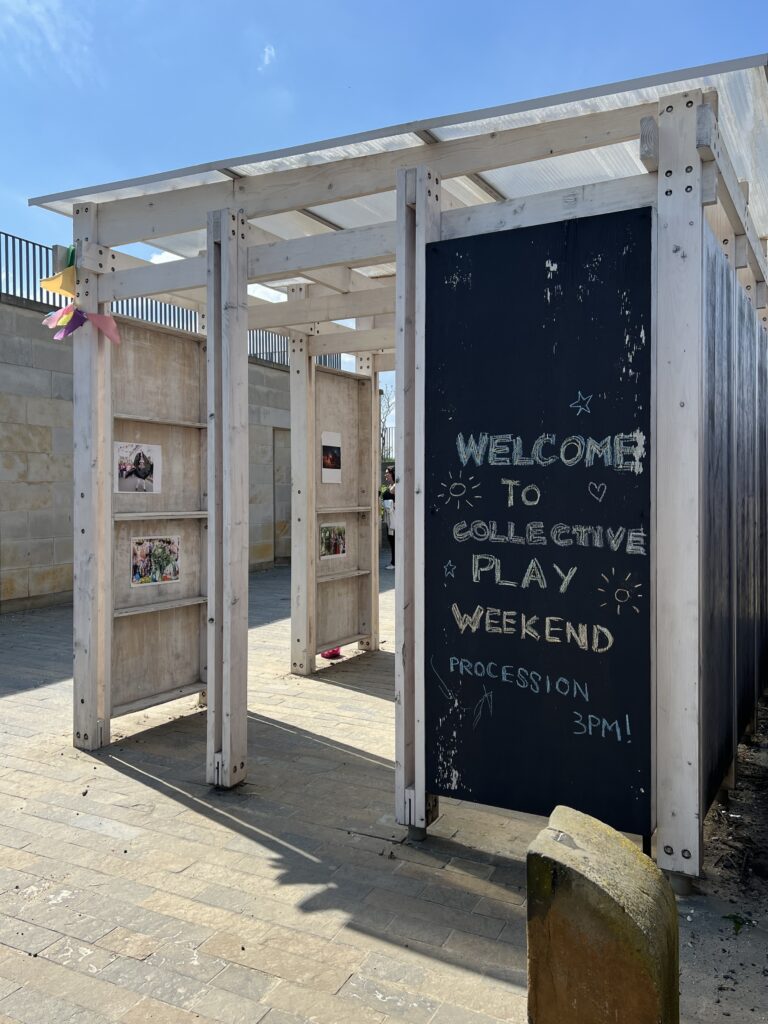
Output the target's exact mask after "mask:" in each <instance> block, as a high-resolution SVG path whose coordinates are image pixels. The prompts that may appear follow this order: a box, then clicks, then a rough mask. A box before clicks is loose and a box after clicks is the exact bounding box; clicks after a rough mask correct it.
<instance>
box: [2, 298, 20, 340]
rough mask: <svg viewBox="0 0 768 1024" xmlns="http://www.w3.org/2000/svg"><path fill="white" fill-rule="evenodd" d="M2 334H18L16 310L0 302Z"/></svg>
mask: <svg viewBox="0 0 768 1024" xmlns="http://www.w3.org/2000/svg"><path fill="white" fill-rule="evenodd" d="M0 334H16V310H15V308H14V307H13V306H5V305H2V304H1V303H0Z"/></svg>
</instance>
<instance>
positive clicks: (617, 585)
mask: <svg viewBox="0 0 768 1024" xmlns="http://www.w3.org/2000/svg"><path fill="white" fill-rule="evenodd" d="M600 575H601V576H602V577H603V579H604V580H605V582H606V584H607V588H606V587H598V588H597V589H598V591H599V593H601V594H604V595H605V596H606V598H607V600H606V601H603V603H602V604H601V605H600V607H601V608H607V607H608V601H615V602H616V614H617V615H621V609H622V608H623V607H624V605H629V607H630V608H631V609H632V611H633V612H635V613H636V614H637V615H639V614H640V609H639V608H638V607H637V605H636V604H634V602H635V601H639V600H640V598H641V597H642V596H643V585H642V583H632V573H631V572H628V573H627V575H626V576H625V577H624V579H623V580H619V581H618V582H617V580H616V570H615V569H611V579H608V577H607V576H606V575H605V573H604V572H601V573H600Z"/></svg>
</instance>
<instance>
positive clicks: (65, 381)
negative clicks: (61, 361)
mask: <svg viewBox="0 0 768 1024" xmlns="http://www.w3.org/2000/svg"><path fill="white" fill-rule="evenodd" d="M51 398H65V399H67V400H68V401H70V402H71V401H72V374H71V373H56V372H53V373H52V374H51Z"/></svg>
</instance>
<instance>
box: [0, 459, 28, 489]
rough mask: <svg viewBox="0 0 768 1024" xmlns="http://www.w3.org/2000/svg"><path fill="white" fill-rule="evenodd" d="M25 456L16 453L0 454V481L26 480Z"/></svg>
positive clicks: (26, 465)
mask: <svg viewBox="0 0 768 1024" xmlns="http://www.w3.org/2000/svg"><path fill="white" fill-rule="evenodd" d="M27 473H28V463H27V456H26V455H19V454H18V453H17V452H0V481H2V482H6V481H16V480H28V479H29V477H28V475H27Z"/></svg>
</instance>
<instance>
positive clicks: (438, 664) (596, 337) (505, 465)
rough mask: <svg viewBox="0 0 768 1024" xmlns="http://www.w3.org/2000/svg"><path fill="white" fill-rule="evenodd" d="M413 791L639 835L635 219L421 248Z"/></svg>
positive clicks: (639, 213) (641, 434) (644, 250)
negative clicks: (594, 820) (577, 818)
mask: <svg viewBox="0 0 768 1024" xmlns="http://www.w3.org/2000/svg"><path fill="white" fill-rule="evenodd" d="M426 295H427V323H426V381H427V384H426V424H425V446H426V494H425V522H424V532H425V573H426V576H425V592H426V598H425V665H424V672H425V691H426V731H427V739H426V749H427V790H428V791H429V792H432V793H437V794H444V795H447V796H453V797H457V798H462V799H467V800H472V801H476V802H479V803H484V804H493V805H495V806H499V807H507V808H511V809H516V810H521V811H528V812H531V813H535V814H549V813H550V812H551V810H552V809H553V807H554V806H555V805H556V804H558V803H564V804H568V805H570V806H571V807H575V808H578V809H579V810H582V811H585V812H586V813H588V814H592V815H594V816H596V817H598V818H600V819H601V820H603V821H605V822H607V823H608V824H610V825H612V826H613V827H615V828H618V829H620V830H622V831H625V832H634V833H639V834H643V835H647V834H649V833H650V832H651V831H652V822H651V810H650V808H651V628H650V550H651V542H652V538H651V535H650V483H651V481H650V442H651V438H650V412H651V408H650V406H651V400H650V395H651V390H650V389H651V211H650V210H649V209H642V210H633V211H629V212H624V213H616V214H608V215H604V216H599V217H589V218H585V219H581V220H570V221H565V222H562V223H557V224H550V225H541V226H537V227H534V228H528V229H520V230H516V231H507V232H500V233H497V234H490V235H481V236H476V237H472V238H466V239H461V240H459V241H446V242H439V243H436V244H431V245H429V246H428V247H427V261H426Z"/></svg>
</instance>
